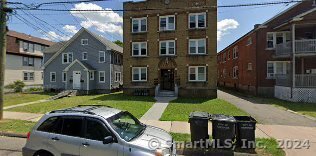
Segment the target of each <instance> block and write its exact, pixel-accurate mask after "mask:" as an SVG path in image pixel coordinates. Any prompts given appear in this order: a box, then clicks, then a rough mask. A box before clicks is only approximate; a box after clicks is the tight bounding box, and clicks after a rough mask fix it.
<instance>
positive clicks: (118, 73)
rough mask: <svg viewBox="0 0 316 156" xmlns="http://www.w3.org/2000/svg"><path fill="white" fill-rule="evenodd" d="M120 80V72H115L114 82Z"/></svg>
mask: <svg viewBox="0 0 316 156" xmlns="http://www.w3.org/2000/svg"><path fill="white" fill-rule="evenodd" d="M121 81H122V73H121V72H115V82H121Z"/></svg>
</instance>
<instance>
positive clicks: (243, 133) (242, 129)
mask: <svg viewBox="0 0 316 156" xmlns="http://www.w3.org/2000/svg"><path fill="white" fill-rule="evenodd" d="M234 118H235V119H236V130H237V131H236V143H237V146H238V147H240V148H244V149H255V148H256V134H255V131H256V123H257V121H256V120H255V119H254V118H253V117H251V116H234Z"/></svg>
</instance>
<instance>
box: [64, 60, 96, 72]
mask: <svg viewBox="0 0 316 156" xmlns="http://www.w3.org/2000/svg"><path fill="white" fill-rule="evenodd" d="M76 63H78V64H79V65H81V66H82V67H83V68H84V71H94V70H89V69H88V68H87V67H86V66H85V65H84V64H82V63H81V62H80V61H79V60H78V59H75V61H73V62H72V63H71V64H70V65H68V66H67V67H66V68H65V69H64V70H63V71H66V72H67V71H69V69H70V68H71V67H72V66H73V65H75V64H76Z"/></svg>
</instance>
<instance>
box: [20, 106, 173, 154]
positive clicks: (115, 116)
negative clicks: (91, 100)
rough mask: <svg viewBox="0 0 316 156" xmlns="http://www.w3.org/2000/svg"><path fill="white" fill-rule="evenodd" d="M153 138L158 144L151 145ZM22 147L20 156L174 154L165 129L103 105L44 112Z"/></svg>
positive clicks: (170, 139) (171, 142)
mask: <svg viewBox="0 0 316 156" xmlns="http://www.w3.org/2000/svg"><path fill="white" fill-rule="evenodd" d="M153 140H154V141H153ZM153 142H154V143H156V145H157V144H158V145H159V146H156V145H154V146H152V145H151V144H152V143H153ZM153 147H155V148H153ZM157 147H158V148H157ZM22 151H23V156H33V155H35V156H38V155H39V156H62V155H71V156H79V155H80V156H101V155H102V156H105V155H106V156H173V155H176V150H175V146H173V141H172V137H171V136H170V134H168V133H167V132H166V131H164V130H162V129H160V128H156V127H152V126H148V125H144V124H142V123H141V122H140V121H139V120H137V119H136V118H135V117H134V116H133V115H131V114H130V113H129V112H126V111H121V110H118V109H114V108H111V107H104V106H78V107H74V108H69V109H64V110H56V111H52V112H50V113H47V114H45V115H44V116H43V117H42V118H41V119H40V121H39V122H38V123H37V124H36V125H35V126H34V128H33V129H32V131H31V132H29V134H28V139H27V143H26V145H25V147H24V148H23V150H22Z"/></svg>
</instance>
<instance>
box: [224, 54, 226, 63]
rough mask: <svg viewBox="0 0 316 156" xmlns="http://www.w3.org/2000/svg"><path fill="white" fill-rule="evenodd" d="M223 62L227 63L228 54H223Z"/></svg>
mask: <svg viewBox="0 0 316 156" xmlns="http://www.w3.org/2000/svg"><path fill="white" fill-rule="evenodd" d="M223 62H226V53H223Z"/></svg>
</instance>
